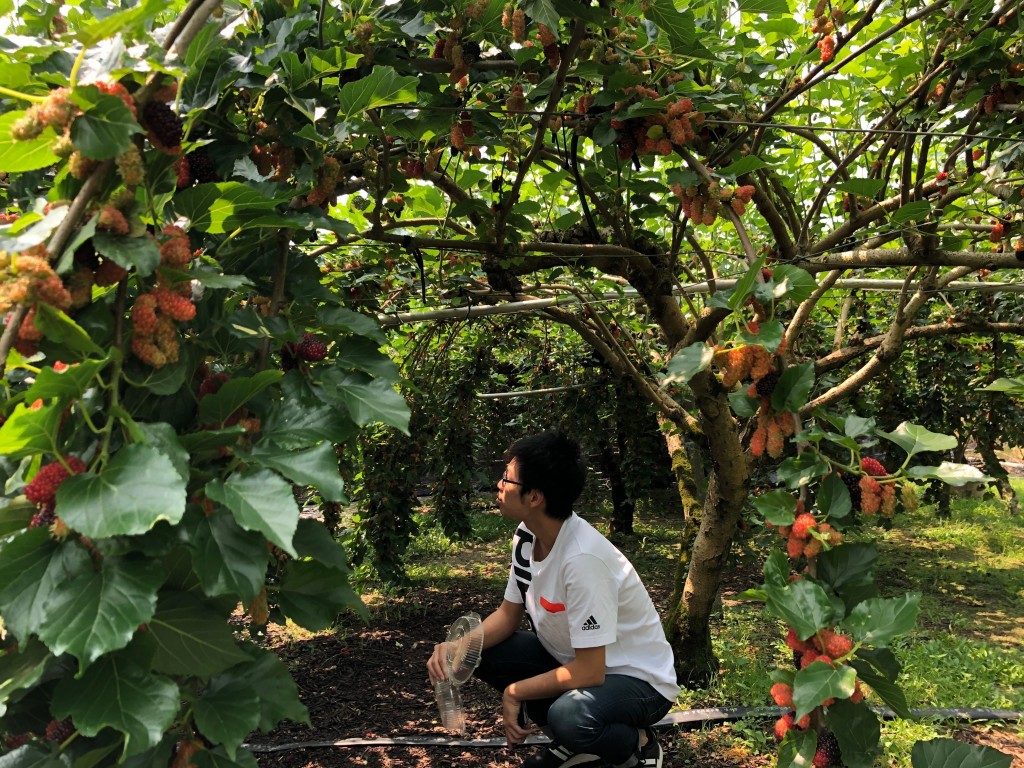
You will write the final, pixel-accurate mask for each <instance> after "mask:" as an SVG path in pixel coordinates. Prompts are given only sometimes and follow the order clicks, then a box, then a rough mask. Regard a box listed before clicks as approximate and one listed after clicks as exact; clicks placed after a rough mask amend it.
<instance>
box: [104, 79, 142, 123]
mask: <svg viewBox="0 0 1024 768" xmlns="http://www.w3.org/2000/svg"><path fill="white" fill-rule="evenodd" d="M95 85H96V87H97V88H99V89H100V90H101V91H103V93H106V94H109V95H111V96H117V97H118V98H119V99H120V100H121V101H123V102H124V105H125V106H126V107H128V111H129V112H131V113H132V117H133V118H135V119H138V117H139V113H138V111H137V110H136V108H135V99H133V98H132V95H131V94H130V93H128V89H127V88H125V87H124V86H123V85H121V83H110V82H107V81H106V80H99V81H97V82H96V84H95Z"/></svg>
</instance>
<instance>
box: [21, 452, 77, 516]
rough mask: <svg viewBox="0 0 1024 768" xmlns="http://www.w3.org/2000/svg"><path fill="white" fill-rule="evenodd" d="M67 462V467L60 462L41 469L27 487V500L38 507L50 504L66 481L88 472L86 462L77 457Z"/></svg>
mask: <svg viewBox="0 0 1024 768" xmlns="http://www.w3.org/2000/svg"><path fill="white" fill-rule="evenodd" d="M65 462H66V464H67V467H65V466H64V464H63V463H61V462H59V461H55V462H53V463H52V464H46V465H44V466H43V467H40V469H39V471H38V472H37V473H36V476H35V477H34V478H32V481H31V482H30V483H28V484H27V485H26V486H25V498H27V499H28V500H29V501H31V502H32V503H33V504H35V505H36V506H37V507H42V506H44V505H46V504H49V503H51V502H52V501H53V500H54V498H55V497H56V496H57V489H58V488H60V486H61V484H62V483H63V482H64V481H65V480H67V479H68V478H69V477H71V476H72V475H77V474H79V473H81V472H85V470H86V466H85V462H83V461H82V460H81V459H80V458H78V457H77V456H68V457H67V458H66V459H65ZM69 469H70V470H71V471H70V472H69V471H68V470H69Z"/></svg>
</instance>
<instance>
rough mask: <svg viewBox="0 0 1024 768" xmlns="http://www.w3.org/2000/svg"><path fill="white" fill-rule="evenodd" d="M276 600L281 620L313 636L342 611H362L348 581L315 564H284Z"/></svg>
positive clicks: (336, 573)
mask: <svg viewBox="0 0 1024 768" xmlns="http://www.w3.org/2000/svg"><path fill="white" fill-rule="evenodd" d="M278 598H279V600H280V605H281V611H282V612H283V613H284V615H285V616H287V617H288V618H289V619H291V620H292V621H294V622H295V623H296V624H298V625H299V626H300V627H304V628H306V629H308V630H311V631H314V632H315V631H318V630H321V629H327V628H328V627H330V626H331V625H333V624H334V620H335V619H336V618H337V617H338V614H339V613H341V612H342V611H344V610H346V609H349V608H352V609H355V610H357V611H360V612H363V611H365V608H364V606H363V602H362V600H360V599H359V595H357V594H356V593H355V590H353V589H352V587H351V586H350V585H349V583H348V579H347V578H346V577H344V576H343V575H341V574H339V573H338V571H337V569H335V568H330V567H328V566H326V565H324V564H323V563H321V562H318V561H316V560H305V561H295V560H291V561H289V562H287V563H286V564H285V567H284V577H283V578H282V580H281V591H280V593H279V594H278Z"/></svg>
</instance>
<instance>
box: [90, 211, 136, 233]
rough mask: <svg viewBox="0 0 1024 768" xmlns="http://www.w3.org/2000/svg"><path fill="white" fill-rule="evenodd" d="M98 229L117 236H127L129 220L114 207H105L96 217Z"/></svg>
mask: <svg viewBox="0 0 1024 768" xmlns="http://www.w3.org/2000/svg"><path fill="white" fill-rule="evenodd" d="M96 229H98V230H102V231H106V232H110V233H112V234H115V235H127V234H128V230H129V227H128V219H126V218H125V215H124V214H123V213H121V211H120V210H119V209H118V208H115V207H114V206H113V205H104V206H103V207H102V208H100V212H99V214H98V215H97V217H96Z"/></svg>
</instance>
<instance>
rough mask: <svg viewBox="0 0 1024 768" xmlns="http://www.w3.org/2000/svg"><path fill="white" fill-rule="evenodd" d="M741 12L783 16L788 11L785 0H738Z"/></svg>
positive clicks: (787, 4)
mask: <svg viewBox="0 0 1024 768" xmlns="http://www.w3.org/2000/svg"><path fill="white" fill-rule="evenodd" d="M739 8H740V11H742V12H743V13H764V14H768V15H769V16H785V15H787V14H789V13H790V9H789V3H788V2H786V0H740V4H739Z"/></svg>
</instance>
